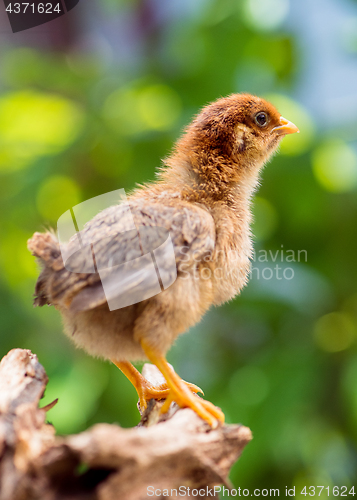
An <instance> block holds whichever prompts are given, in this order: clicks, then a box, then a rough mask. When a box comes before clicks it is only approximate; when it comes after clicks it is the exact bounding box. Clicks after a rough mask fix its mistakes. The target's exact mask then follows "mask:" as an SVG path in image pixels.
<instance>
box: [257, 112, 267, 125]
mask: <svg viewBox="0 0 357 500" xmlns="http://www.w3.org/2000/svg"><path fill="white" fill-rule="evenodd" d="M254 121H255V123H256V124H257V125H259V127H265V125H266V124H267V123H268V115H267V114H266V113H264V111H260V112H259V113H257V114H256V115H255V117H254Z"/></svg>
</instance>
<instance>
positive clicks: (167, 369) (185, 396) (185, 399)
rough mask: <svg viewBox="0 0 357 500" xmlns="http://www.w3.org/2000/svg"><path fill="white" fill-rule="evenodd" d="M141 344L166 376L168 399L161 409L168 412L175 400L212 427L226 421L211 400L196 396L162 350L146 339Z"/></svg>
mask: <svg viewBox="0 0 357 500" xmlns="http://www.w3.org/2000/svg"><path fill="white" fill-rule="evenodd" d="M141 346H142V348H143V350H144V352H145V354H146V356H147V357H148V359H149V360H150V361H151V362H152V363H153V364H154V365H156V367H157V368H158V369H159V370H160V372H161V373H162V375H163V376H164V377H165V379H166V382H167V385H168V387H169V392H168V395H167V399H166V401H165V403H164V405H163V407H162V409H161V411H162V412H163V413H165V412H167V411H168V409H169V407H170V404H171V402H172V401H175V402H176V403H177V404H178V405H179V406H181V407H182V408H185V407H188V408H191V409H192V410H193V411H195V412H196V413H197V415H199V416H200V417H201V418H202V419H203V420H205V421H206V422H208V423H209V424H210V426H211V427H216V426H217V424H218V422H222V423H223V422H224V414H223V412H222V411H221V410H220V409H219V408H217V407H216V406H214V405H213V404H212V403H210V402H209V401H205V400H204V399H201V398H199V397H197V396H195V395H194V394H193V393H192V392H191V391H190V390H189V388H188V387H187V385H186V382H184V381H183V380H182V379H181V377H179V375H177V373H176V372H175V371H174V370H173V369H172V368H171V366H170V365H169V363H168V362H167V361H166V359H165V357H164V356H163V355H162V354H160V352H158V351H157V350H156V349H155V348H153V347H152V346H150V345H149V344H148V343H147V342H146V341H145V340H142V341H141ZM217 421H218V422H217Z"/></svg>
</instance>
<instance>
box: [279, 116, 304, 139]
mask: <svg viewBox="0 0 357 500" xmlns="http://www.w3.org/2000/svg"><path fill="white" fill-rule="evenodd" d="M273 131H274V132H276V133H277V134H279V135H286V134H295V132H297V133H299V132H300V130H299V129H298V128H297V126H296V125H294V124H293V123H292V122H289V120H287V119H286V118H283V117H282V116H281V117H280V125H277V126H276V127H274V128H273Z"/></svg>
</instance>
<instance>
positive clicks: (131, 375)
mask: <svg viewBox="0 0 357 500" xmlns="http://www.w3.org/2000/svg"><path fill="white" fill-rule="evenodd" d="M112 362H113V363H114V364H115V366H117V367H118V368H119V370H121V371H122V372H123V373H124V375H125V376H126V377H127V379H128V380H130V382H131V383H132V384H133V386H134V387H135V390H136V392H137V393H138V396H139V403H140V407H141V408H142V409H143V410H144V409H146V408H147V402H148V401H149V400H150V399H166V398H167V397H168V395H169V392H170V388H169V387H168V385H167V384H161V385H159V386H157V387H155V386H153V385H152V384H151V383H150V382H149V381H148V380H146V378H144V377H143V376H142V375H141V373H140V372H139V371H138V370H137V369H136V368H135V367H134V366H133V365H132V364H131V363H129V362H128V361H114V360H112ZM184 384H186V385H187V387H188V388H189V390H191V391H193V392H202V391H201V389H200V388H199V387H197V385H194V384H189V383H188V382H184Z"/></svg>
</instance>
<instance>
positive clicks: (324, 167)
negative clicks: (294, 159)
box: [312, 139, 357, 193]
mask: <svg viewBox="0 0 357 500" xmlns="http://www.w3.org/2000/svg"><path fill="white" fill-rule="evenodd" d="M312 165H313V171H314V174H315V177H316V179H317V181H318V182H319V183H320V184H321V186H323V187H324V188H325V189H326V190H327V191H332V192H334V193H344V192H347V191H352V190H353V189H354V188H355V187H356V186H357V155H356V153H355V152H354V150H353V149H352V148H351V147H350V146H348V144H346V143H345V142H344V141H342V140H341V139H333V140H331V141H328V142H325V143H323V144H321V145H320V146H319V147H318V148H317V149H316V150H315V151H314V153H313V155H312Z"/></svg>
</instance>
